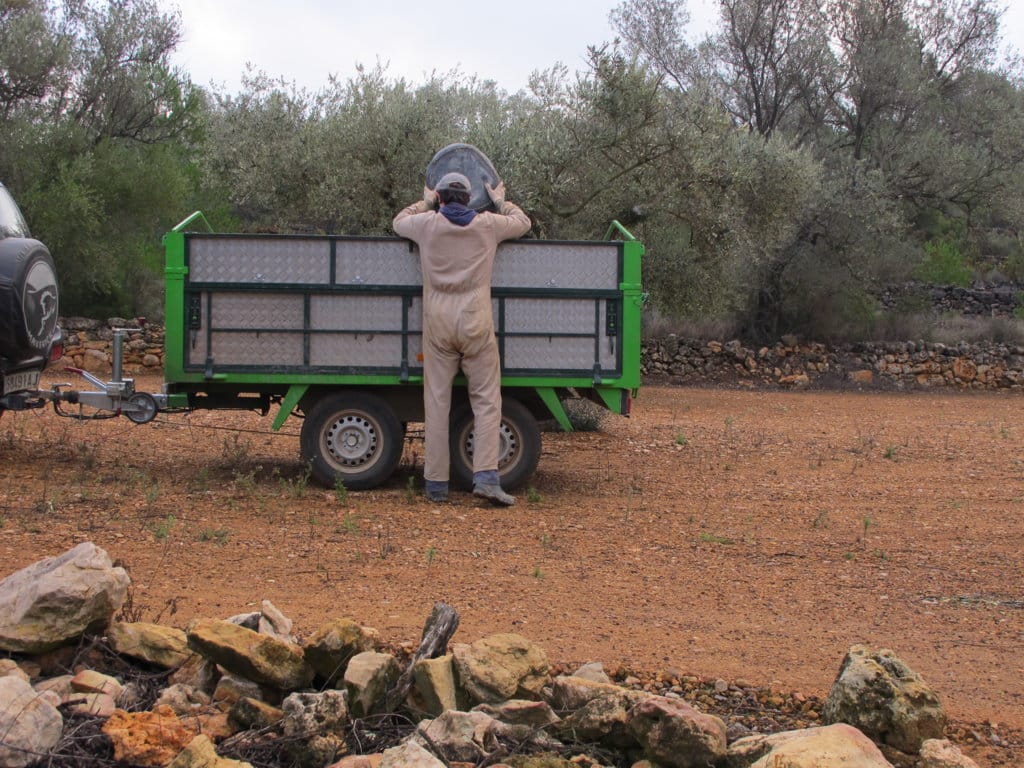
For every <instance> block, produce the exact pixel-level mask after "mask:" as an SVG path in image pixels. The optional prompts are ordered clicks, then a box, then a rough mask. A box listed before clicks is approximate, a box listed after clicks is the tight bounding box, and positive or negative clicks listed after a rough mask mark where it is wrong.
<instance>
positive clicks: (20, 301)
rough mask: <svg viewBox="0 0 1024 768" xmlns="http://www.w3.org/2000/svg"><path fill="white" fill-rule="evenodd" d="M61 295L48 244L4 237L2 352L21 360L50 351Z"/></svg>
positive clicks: (0, 258) (0, 246)
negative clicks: (47, 247)
mask: <svg viewBox="0 0 1024 768" xmlns="http://www.w3.org/2000/svg"><path fill="white" fill-rule="evenodd" d="M58 296H59V289H58V286H57V270H56V268H55V267H54V264H53V257H52V256H50V252H49V251H48V250H46V246H45V245H43V244H42V243H40V242H39V241H38V240H31V239H25V238H18V237H11V238H6V239H4V240H0V355H3V356H4V357H6V358H10V359H13V360H17V359H18V358H22V357H34V356H37V355H46V354H48V353H49V350H50V344H51V343H52V342H53V335H54V333H55V332H56V330H57V315H58V311H59V307H58Z"/></svg>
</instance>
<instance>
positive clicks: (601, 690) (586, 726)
mask: <svg viewBox="0 0 1024 768" xmlns="http://www.w3.org/2000/svg"><path fill="white" fill-rule="evenodd" d="M564 681H571V683H570V684H569V685H566V686H564V687H563V690H562V693H563V694H565V698H563V699H559V698H558V696H557V695H556V696H553V697H552V706H553V707H554V708H555V710H556V711H559V712H562V711H563V710H564V711H566V712H568V714H566V715H563V719H562V722H561V723H559V724H558V725H557V726H555V733H556V735H557V734H565V736H566V737H568V738H572V739H574V740H580V741H595V742H601V743H602V744H605V745H608V746H611V747H635V746H637V745H638V743H639V742H638V741H637V738H636V735H635V734H634V733H633V730H632V729H631V728H630V727H629V712H630V710H632V709H633V707H634V706H636V705H637V704H639V703H640V702H641V701H643V700H644V699H647V698H650V697H651V694H650V693H647V692H645V691H633V690H629V689H627V688H620V687H619V686H617V685H603V684H601V683H590V682H589V681H586V680H579V679H578V678H563V682H564ZM556 683H557V681H556ZM573 683H575V684H573ZM580 683H582V684H584V685H579V684H580ZM582 694H587V695H588V696H587V697H584V696H582ZM560 700H562V701H565V700H568V701H570V702H571V703H572V704H574V705H577V706H574V707H562V706H560V705H559V703H557V702H558V701H560Z"/></svg>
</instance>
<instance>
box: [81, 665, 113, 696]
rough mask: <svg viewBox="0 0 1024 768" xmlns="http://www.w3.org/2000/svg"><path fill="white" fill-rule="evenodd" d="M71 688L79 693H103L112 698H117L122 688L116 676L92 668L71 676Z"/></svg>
mask: <svg viewBox="0 0 1024 768" xmlns="http://www.w3.org/2000/svg"><path fill="white" fill-rule="evenodd" d="M71 688H72V690H75V691H79V692H80V693H105V694H107V695H108V696H110V697H112V698H117V697H118V696H120V695H121V691H123V690H124V686H123V685H121V681H120V680H118V679H117V678H114V677H111V676H110V675H104V674H103V673H102V672H96V671H95V670H92V669H83V670H82V671H81V672H79V673H78V674H77V675H75V676H74V677H72V678H71Z"/></svg>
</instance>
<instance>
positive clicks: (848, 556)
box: [843, 552, 857, 560]
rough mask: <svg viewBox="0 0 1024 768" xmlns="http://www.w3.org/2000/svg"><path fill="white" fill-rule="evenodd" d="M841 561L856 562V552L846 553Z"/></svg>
mask: <svg viewBox="0 0 1024 768" xmlns="http://www.w3.org/2000/svg"><path fill="white" fill-rule="evenodd" d="M843 559H844V560H856V559H857V553H856V552H846V553H844V554H843Z"/></svg>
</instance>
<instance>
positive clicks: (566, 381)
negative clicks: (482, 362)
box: [163, 211, 644, 431]
mask: <svg viewBox="0 0 1024 768" xmlns="http://www.w3.org/2000/svg"><path fill="white" fill-rule="evenodd" d="M196 224H202V225H203V226H204V227H205V230H206V231H209V232H212V228H211V227H210V225H209V223H208V222H207V220H206V218H205V217H204V216H203V214H202V213H201V212H199V211H196V212H195V213H193V214H192V215H190V216H189V217H187V218H186V219H184V220H183V221H182V222H181V223H180V224H178V225H177V226H175V227H174V229H172V230H171V231H170V232H168V233H167V234H166V235H165V236H164V239H163V244H164V249H165V259H166V261H165V268H164V278H165V281H166V305H165V306H166V314H165V318H166V336H165V345H166V350H165V357H164V377H165V381H166V382H167V392H168V406H169V407H172V408H177V407H187V406H188V402H189V401H188V392H187V391H185V390H187V389H188V388H189V385H200V384H210V383H215V384H220V385H225V384H227V385H232V384H234V385H238V386H239V391H240V392H248V391H253V389H254V388H257V387H259V388H260V389H262V390H267V389H268V388H273V389H278V390H280V391H283V392H284V396H283V400H282V402H281V408H280V412H279V413H278V414H277V416H276V417H275V419H274V422H273V425H272V428H273V429H274V430H278V429H280V428H281V426H282V425H283V424H284V422H285V421H286V419H287V417H288V416H289V415H290V414H291V413H292V412H293V411H294V410H295V407H296V406H297V405H298V403H299V401H300V400H301V398H302V396H303V395H304V394H305V393H306V391H307V390H308V389H309V388H310V387H311V386H320V387H324V386H326V387H409V386H422V384H423V377H422V375H407V376H404V377H403V376H401V375H390V374H389V375H372V374H354V375H346V374H334V373H273V372H259V373H253V372H222V373H214V374H213V376H212V377H207V376H206V375H204V374H203V373H195V372H189V371H186V370H185V364H184V363H185V343H186V338H185V337H186V325H187V318H186V317H185V282H186V277H187V275H188V267H187V265H186V256H185V233H186V232H193V231H198V230H196V229H193V228H192V227H193V226H194V225H196ZM612 239H617V240H622V243H623V268H622V282H621V283H620V284H619V290H620V291H621V292H622V317H621V319H620V322H621V328H622V337H621V354H622V373H621V375H620V376H618V377H616V378H605V379H602V380H601V381H600V383H597V384H595V382H594V379H593V378H587V377H581V376H522V375H515V376H503V377H502V387H503V389H506V390H515V389H529V390H533V391H534V392H535V393H536V395H537V397H538V398H539V399H540V401H541V402H542V403H544V405H545V407H546V408H547V409H548V410H549V411H550V412H551V415H552V417H553V418H554V419H555V420H556V421H557V422H558V424H559V425H560V426H561V428H562V429H564V430H565V431H571V430H572V425H571V423H570V421H569V417H568V415H567V414H566V412H565V409H564V408H563V407H562V403H561V400H560V399H559V397H558V390H565V389H570V388H571V389H577V390H592V391H594V392H595V393H596V394H597V396H598V397H599V398H600V399H601V401H602V402H604V404H605V405H606V406H607V407H608V408H609V410H612V411H614V412H619V411H620V409H621V403H622V392H623V390H625V391H627V392H629V393H630V395H631V396H634V397H635V396H636V394H637V393H638V391H639V388H640V322H641V319H640V318H641V313H642V311H643V304H644V294H643V286H642V278H641V260H642V258H643V253H644V247H643V244H642V243H640V242H639V241H637V240H636V238H634V237H633V235H632V234H630V232H629V231H628V230H627V229H626V228H625V227H623V226H622V225H621V224H620V223H619V222H617V221H616V222H612V225H611V226H610V227H609V229H608V233H607V234H606V235H605V240H612ZM459 383H460V382H459V380H458V379H457V380H456V384H459ZM176 385H177V386H176Z"/></svg>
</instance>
